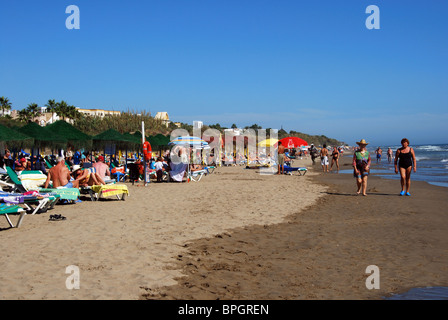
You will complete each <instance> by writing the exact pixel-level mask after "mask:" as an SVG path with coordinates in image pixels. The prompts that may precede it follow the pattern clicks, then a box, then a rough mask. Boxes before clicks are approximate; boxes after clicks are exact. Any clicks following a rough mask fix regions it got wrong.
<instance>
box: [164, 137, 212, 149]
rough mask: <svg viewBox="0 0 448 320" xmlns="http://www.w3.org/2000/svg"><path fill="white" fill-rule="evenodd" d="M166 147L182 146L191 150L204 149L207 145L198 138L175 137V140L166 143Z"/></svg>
mask: <svg viewBox="0 0 448 320" xmlns="http://www.w3.org/2000/svg"><path fill="white" fill-rule="evenodd" d="M168 145H169V146H175V145H183V146H190V147H193V148H204V147H206V146H208V143H207V142H205V141H204V140H202V139H201V138H199V137H193V136H182V137H177V138H175V139H173V140H171V141H170V142H169V143H168Z"/></svg>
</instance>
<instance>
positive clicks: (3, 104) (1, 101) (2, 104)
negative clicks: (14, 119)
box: [0, 97, 12, 116]
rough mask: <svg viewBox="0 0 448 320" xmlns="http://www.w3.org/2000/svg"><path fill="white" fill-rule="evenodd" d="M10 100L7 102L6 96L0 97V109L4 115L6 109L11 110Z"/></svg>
mask: <svg viewBox="0 0 448 320" xmlns="http://www.w3.org/2000/svg"><path fill="white" fill-rule="evenodd" d="M11 107H12V105H11V102H9V99H8V98H5V97H0V108H1V109H2V116H4V115H5V111H6V110H11Z"/></svg>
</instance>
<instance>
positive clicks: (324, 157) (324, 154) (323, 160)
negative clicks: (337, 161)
mask: <svg viewBox="0 0 448 320" xmlns="http://www.w3.org/2000/svg"><path fill="white" fill-rule="evenodd" d="M320 164H321V165H322V170H323V171H324V172H330V170H328V164H329V162H328V149H327V145H326V144H324V145H323V147H322V149H320Z"/></svg>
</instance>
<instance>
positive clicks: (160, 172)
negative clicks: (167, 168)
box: [154, 157, 163, 182]
mask: <svg viewBox="0 0 448 320" xmlns="http://www.w3.org/2000/svg"><path fill="white" fill-rule="evenodd" d="M154 168H155V169H156V175H157V182H162V175H163V160H162V157H158V158H157V161H156V163H155V164H154Z"/></svg>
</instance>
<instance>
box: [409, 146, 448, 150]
mask: <svg viewBox="0 0 448 320" xmlns="http://www.w3.org/2000/svg"><path fill="white" fill-rule="evenodd" d="M415 149H417V150H421V151H436V152H440V151H448V149H446V148H442V147H441V146H432V145H427V146H418V147H415Z"/></svg>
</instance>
